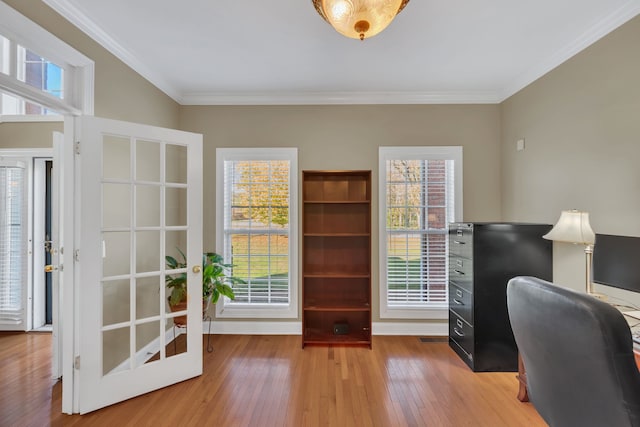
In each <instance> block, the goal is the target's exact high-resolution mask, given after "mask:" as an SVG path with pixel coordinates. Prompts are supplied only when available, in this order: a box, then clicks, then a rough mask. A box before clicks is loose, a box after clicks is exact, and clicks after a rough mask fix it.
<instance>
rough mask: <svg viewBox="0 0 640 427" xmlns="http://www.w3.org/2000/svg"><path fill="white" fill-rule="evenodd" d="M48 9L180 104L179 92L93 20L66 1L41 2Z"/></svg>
mask: <svg viewBox="0 0 640 427" xmlns="http://www.w3.org/2000/svg"><path fill="white" fill-rule="evenodd" d="M42 1H43V2H44V3H45V4H47V5H48V6H49V7H50V8H52V9H53V10H55V11H56V12H58V13H59V14H60V15H62V17H64V18H65V19H66V20H67V21H69V22H71V23H72V24H73V25H75V26H76V27H78V28H79V29H80V30H81V31H82V32H84V33H85V34H87V35H88V36H89V37H91V38H92V39H93V40H95V41H96V42H97V43H98V44H100V45H101V46H102V47H104V48H105V49H107V50H108V51H109V52H111V53H112V54H113V55H115V56H116V57H117V58H118V59H120V60H121V61H122V62H124V63H125V64H126V65H128V66H129V67H130V68H131V69H133V70H134V71H135V72H136V73H138V74H140V75H141V76H142V77H144V78H145V79H147V80H148V81H149V82H151V83H152V84H153V85H154V86H156V87H157V88H158V89H160V90H161V91H162V92H164V93H165V94H167V95H168V96H169V97H171V98H173V100H174V101H176V102H180V101H179V98H180V93H179V91H178V90H177V89H176V88H175V87H173V86H172V85H171V84H169V83H168V82H167V81H166V79H164V77H162V76H161V75H160V74H158V73H156V72H154V71H153V70H152V69H151V68H149V67H147V66H146V65H145V64H144V63H143V62H142V61H140V60H139V59H138V57H137V56H136V55H134V54H133V53H132V52H131V51H129V50H128V49H126V48H125V47H124V46H122V45H121V44H120V43H119V42H118V41H116V40H115V39H114V38H113V37H111V36H110V35H109V34H108V33H106V32H105V31H104V30H102V28H100V26H98V25H97V24H96V23H95V22H94V21H93V20H91V19H89V17H87V15H86V14H85V13H84V12H83V11H82V10H81V9H79V8H77V7H76V6H75V5H73V4H72V3H71V2H69V1H68V0H42Z"/></svg>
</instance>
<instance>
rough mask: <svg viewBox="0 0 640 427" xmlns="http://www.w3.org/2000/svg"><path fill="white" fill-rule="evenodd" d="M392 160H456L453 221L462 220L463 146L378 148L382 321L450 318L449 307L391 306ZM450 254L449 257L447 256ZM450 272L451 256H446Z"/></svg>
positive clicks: (427, 305) (379, 260) (379, 257)
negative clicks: (389, 173)
mask: <svg viewBox="0 0 640 427" xmlns="http://www.w3.org/2000/svg"><path fill="white" fill-rule="evenodd" d="M389 160H453V162H454V192H455V194H454V200H455V202H454V203H455V206H454V218H455V219H454V220H455V221H456V222H458V221H462V212H463V209H462V201H463V194H462V188H463V185H462V169H463V162H462V147H461V146H416V147H379V150H378V162H379V163H378V200H379V202H378V209H379V211H378V215H379V220H378V225H379V239H378V240H379V245H378V252H379V256H378V262H379V265H380V266H379V267H380V271H379V274H380V280H379V290H380V318H381V319H447V318H448V307H444V306H443V307H434V306H429V304H425V305H424V306H401V307H399V306H390V305H389V304H388V298H387V296H388V283H387V221H386V217H387V161H389ZM447 255H448V254H447ZM447 270H448V256H447Z"/></svg>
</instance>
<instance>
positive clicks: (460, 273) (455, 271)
mask: <svg viewBox="0 0 640 427" xmlns="http://www.w3.org/2000/svg"><path fill="white" fill-rule="evenodd" d="M453 272H454V273H456V274H459V275H461V276H464V273H463V272H462V271H460V270H456V269H455V268H454V269H453Z"/></svg>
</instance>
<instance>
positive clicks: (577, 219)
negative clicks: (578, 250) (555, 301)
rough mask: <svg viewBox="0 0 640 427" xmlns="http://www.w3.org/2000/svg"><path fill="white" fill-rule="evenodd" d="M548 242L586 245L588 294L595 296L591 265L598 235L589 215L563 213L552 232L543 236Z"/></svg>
mask: <svg viewBox="0 0 640 427" xmlns="http://www.w3.org/2000/svg"><path fill="white" fill-rule="evenodd" d="M542 237H543V238H545V239H547V240H553V241H554V242H565V243H574V244H580V245H585V248H584V253H585V256H586V264H587V266H586V268H587V269H586V280H587V283H586V288H585V290H586V292H587V293H588V294H591V295H593V294H594V292H593V283H592V282H591V271H592V270H591V263H592V257H593V245H594V243H595V241H596V235H595V233H594V232H593V229H592V228H591V225H590V224H589V213H588V212H581V211H578V210H576V209H572V210H568V211H562V213H561V214H560V219H559V220H558V222H557V223H556V225H554V226H553V228H552V229H551V231H549V232H548V233H547V234H545V235H544V236H542Z"/></svg>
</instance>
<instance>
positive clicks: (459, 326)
mask: <svg viewBox="0 0 640 427" xmlns="http://www.w3.org/2000/svg"><path fill="white" fill-rule="evenodd" d="M456 325H458V328H462V320H460V319H456Z"/></svg>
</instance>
